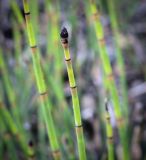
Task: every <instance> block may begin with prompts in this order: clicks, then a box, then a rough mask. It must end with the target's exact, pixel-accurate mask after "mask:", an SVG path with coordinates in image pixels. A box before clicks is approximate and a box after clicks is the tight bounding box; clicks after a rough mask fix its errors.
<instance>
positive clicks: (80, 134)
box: [60, 28, 86, 160]
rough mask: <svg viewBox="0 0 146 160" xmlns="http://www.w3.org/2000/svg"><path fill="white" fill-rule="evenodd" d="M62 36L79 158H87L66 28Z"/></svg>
mask: <svg viewBox="0 0 146 160" xmlns="http://www.w3.org/2000/svg"><path fill="white" fill-rule="evenodd" d="M60 36H61V41H62V46H63V49H64V56H65V61H66V67H67V73H68V78H69V85H70V89H71V95H72V103H73V112H74V120H75V128H76V136H77V143H78V151H79V159H80V160H86V151H85V142H84V135H83V126H82V121H81V114H80V105H79V98H78V92H77V86H76V82H75V78H74V71H73V67H72V62H71V57H70V51H69V45H68V32H67V30H66V28H63V29H62V31H61V34H60Z"/></svg>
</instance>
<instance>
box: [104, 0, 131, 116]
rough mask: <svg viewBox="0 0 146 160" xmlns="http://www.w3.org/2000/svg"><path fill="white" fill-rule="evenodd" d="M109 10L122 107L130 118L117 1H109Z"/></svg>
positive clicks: (125, 114)
mask: <svg viewBox="0 0 146 160" xmlns="http://www.w3.org/2000/svg"><path fill="white" fill-rule="evenodd" d="M107 3H108V8H109V14H110V20H111V27H112V30H113V35H114V42H115V47H116V57H117V66H118V69H119V77H120V89H121V90H122V97H123V102H124V103H123V105H122V111H123V113H124V114H123V115H124V116H126V118H128V99H127V97H128V96H127V87H126V77H125V67H124V60H123V56H122V50H121V48H120V46H119V39H120V37H119V35H120V32H119V24H118V18H117V14H116V8H115V1H114V0H108V1H107Z"/></svg>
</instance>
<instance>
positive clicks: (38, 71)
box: [23, 0, 61, 160]
mask: <svg viewBox="0 0 146 160" xmlns="http://www.w3.org/2000/svg"><path fill="white" fill-rule="evenodd" d="M23 6H24V12H25V19H26V26H27V32H28V39H29V44H30V47H31V50H32V60H33V68H34V73H35V78H36V83H37V88H38V92H39V94H40V100H41V101H40V102H41V106H42V113H43V115H44V120H45V123H46V127H47V130H48V136H49V140H50V145H51V149H52V153H53V157H54V159H55V160H59V159H61V153H60V149H59V144H58V141H57V136H56V132H55V127H54V122H53V119H52V115H51V106H50V102H49V100H48V93H47V87H46V84H45V80H44V75H43V72H42V68H41V64H40V54H39V49H38V48H37V45H36V39H35V36H34V31H33V27H32V23H31V18H30V10H29V5H28V0H23Z"/></svg>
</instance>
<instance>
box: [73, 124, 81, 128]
mask: <svg viewBox="0 0 146 160" xmlns="http://www.w3.org/2000/svg"><path fill="white" fill-rule="evenodd" d="M80 127H83V125H82V124H81V125H78V126H75V128H80Z"/></svg>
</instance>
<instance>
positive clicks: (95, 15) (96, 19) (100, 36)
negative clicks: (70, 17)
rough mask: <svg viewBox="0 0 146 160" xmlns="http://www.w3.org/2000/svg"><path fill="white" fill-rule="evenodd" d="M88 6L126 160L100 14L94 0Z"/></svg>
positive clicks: (120, 121)
mask: <svg viewBox="0 0 146 160" xmlns="http://www.w3.org/2000/svg"><path fill="white" fill-rule="evenodd" d="M90 6H91V12H92V14H93V19H94V26H95V32H96V37H97V39H98V45H99V54H100V58H101V61H102V66H103V69H104V72H105V78H106V79H107V88H108V90H109V92H110V94H111V98H112V102H113V106H114V112H115V116H116V120H117V126H118V130H119V135H120V140H121V143H122V147H123V157H124V160H128V154H127V152H126V149H127V144H126V142H125V135H126V132H125V124H124V120H123V118H122V114H121V108H120V101H119V96H118V92H117V89H116V85H115V81H114V77H113V73H112V67H111V64H110V60H109V57H108V54H107V50H106V44H105V39H104V30H103V26H102V23H101V21H100V13H99V11H98V10H97V8H96V4H95V2H94V0H91V3H90Z"/></svg>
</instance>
